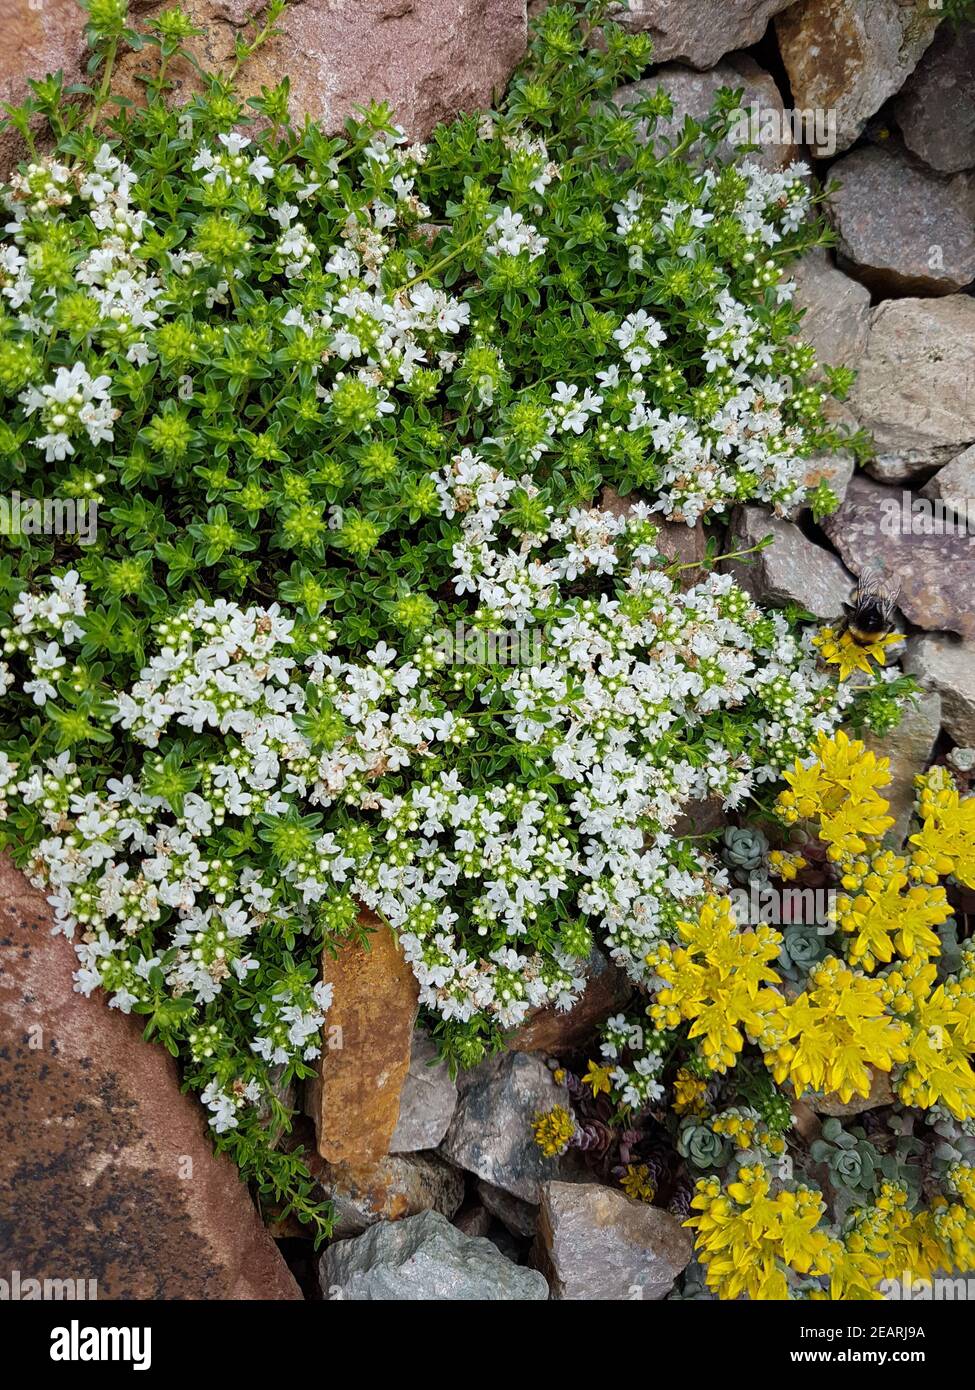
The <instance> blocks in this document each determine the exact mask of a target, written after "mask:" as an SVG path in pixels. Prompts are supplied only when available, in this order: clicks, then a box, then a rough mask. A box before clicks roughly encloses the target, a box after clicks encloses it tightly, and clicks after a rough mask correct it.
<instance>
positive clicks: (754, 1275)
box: [685, 1165, 834, 1299]
mask: <svg viewBox="0 0 975 1390" xmlns="http://www.w3.org/2000/svg"><path fill="white" fill-rule="evenodd" d="M769 1188H770V1181H769V1176H768V1173H767V1172H766V1171H765V1169H764V1168H762V1167H760V1166H757V1165H756V1166H755V1167H743V1168H741V1169H740V1170H739V1172H738V1177H737V1180H736V1181H735V1182H733V1183H731V1184H730V1185H729V1186H728V1187H727V1188H726V1189H725V1190H724V1191H722V1189H721V1185H720V1183H719V1182H718V1180H717V1178H706V1179H703V1180H702V1181H701V1182H699V1183H698V1184H697V1187H696V1189H695V1195H694V1197H693V1198H692V1200H691V1206H692V1207H693V1208H694V1209H695V1210H696V1211H697V1212H698V1213H699V1214H698V1215H695V1216H692V1217H690V1219H689V1220H688V1221H686V1222H685V1225H687V1226H691V1227H693V1228H694V1230H695V1232H696V1241H695V1243H696V1246H697V1256H698V1259H699V1260H700V1261H701V1263H702V1264H703V1265H704V1267H705V1280H706V1282H707V1285H708V1287H709V1288H711V1289H714V1290H715V1292H716V1293H717V1294H718V1297H719V1298H722V1299H726V1298H728V1299H733V1298H738V1297H739V1296H740V1295H741V1294H747V1296H748V1297H749V1298H752V1299H787V1298H788V1297H789V1296H790V1289H789V1281H788V1278H787V1276H786V1272H785V1269H784V1268H783V1267H784V1266H787V1267H788V1268H790V1269H793V1270H795V1271H796V1273H797V1274H800V1275H807V1276H808V1275H819V1274H828V1273H829V1270H830V1265H831V1254H832V1247H833V1244H834V1242H832V1241H831V1239H830V1237H829V1235H828V1234H827V1233H826V1231H823V1230H820V1229H818V1227H819V1223H820V1220H821V1218H822V1216H823V1212H824V1210H825V1206H824V1203H823V1199H822V1196H821V1194H820V1193H818V1192H814V1191H813V1190H812V1189H811V1188H808V1187H801V1186H800V1187H798V1188H797V1190H796V1191H795V1192H780V1193H779V1194H778V1196H776V1197H771V1196H769Z"/></svg>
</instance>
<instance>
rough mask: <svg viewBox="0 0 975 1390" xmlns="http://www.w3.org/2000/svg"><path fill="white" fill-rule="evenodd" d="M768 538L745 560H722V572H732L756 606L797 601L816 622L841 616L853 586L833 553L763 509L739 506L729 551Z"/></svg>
mask: <svg viewBox="0 0 975 1390" xmlns="http://www.w3.org/2000/svg"><path fill="white" fill-rule="evenodd" d="M769 535H771V536H772V537H773V540H772V544H771V545H769V546H767V547H766V548H765V549H764V550H760V551H759V552H758V553H757V554H756V555H750V556H748V558H747V560H723V561H722V562H721V568H722V569H723V570H724V571H725V572H726V573H728V574H733V575H734V577H735V579H736V580H737V582H738V583H739V584H740V585H741V587H742V588H743V589H744V590H745V592H746V593H749V594H751V595H752V597H753V598H754V599H755V600H756V602H758V603H761V604H771V605H773V606H777V607H784V606H785V605H786V604H789V603H797V604H799V605H800V606H801V607H802V608H805V609H806V610H807V612H809V613H812V614H813V615H814V616H815V617H817V618H822V619H830V618H838V617H840V616H841V615H842V613H843V604H844V603H845V602H846V601H847V600H848V599H849V597H850V593H851V590H852V588H853V579H852V577H851V575H850V574H848V572H847V571H846V569H844V567H843V565H842V564H841V563H840V561H839V560H838V559H837V558H836V556H835V555H833V554H831V553H830V551H828V550H824V549H823V547H822V546H820V545H815V544H814V543H813V542H812V541H810V540H807V538H806V537H805V536H804V535H803V533H802V532H801V531H800V530H799V527H798V526H796V525H794V524H793V523H792V522H791V521H784V520H782V518H781V517H777V516H773V515H772V514H771V513H770V512H766V511H764V510H763V509H762V508H761V507H738V508H736V510H735V512H734V514H733V516H732V521H731V526H730V528H729V532H728V541H727V547H728V550H749V549H750V548H751V547H752V546H754V545H757V544H758V543H759V542H760V541H762V540H763V539H764V538H765V537H766V536H769Z"/></svg>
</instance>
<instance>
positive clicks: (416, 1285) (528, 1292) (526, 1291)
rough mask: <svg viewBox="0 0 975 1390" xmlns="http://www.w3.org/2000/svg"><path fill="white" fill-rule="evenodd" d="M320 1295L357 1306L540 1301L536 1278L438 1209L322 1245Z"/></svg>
mask: <svg viewBox="0 0 975 1390" xmlns="http://www.w3.org/2000/svg"><path fill="white" fill-rule="evenodd" d="M319 1277H320V1279H321V1285H322V1290H323V1292H324V1294H325V1297H326V1298H327V1299H331V1300H341V1301H346V1302H348V1301H351V1302H359V1303H363V1302H365V1303H389V1302H454V1303H456V1302H474V1301H479V1300H482V1299H483V1300H487V1301H489V1302H493V1303H496V1302H502V1301H518V1300H526V1301H533V1302H539V1301H543V1300H545V1299H547V1298H548V1286H547V1285H546V1282H545V1279H544V1277H543V1276H542V1275H541V1274H539V1273H538V1271H537V1270H533V1269H522V1268H519V1266H518V1265H516V1264H512V1262H511V1261H510V1260H508V1259H506V1258H505V1257H504V1255H502V1254H501V1253H500V1252H499V1251H498V1249H497V1247H496V1246H495V1245H494V1244H493V1243H492V1242H491V1241H489V1240H484V1239H482V1238H481V1237H479V1236H466V1235H464V1234H463V1232H462V1231H459V1230H458V1229H457V1227H456V1226H451V1224H450V1222H449V1221H447V1220H446V1219H445V1218H444V1217H443V1216H441V1215H440V1214H439V1213H438V1212H433V1211H425V1212H422V1213H421V1214H420V1215H419V1216H410V1217H407V1219H406V1220H405V1221H396V1222H392V1223H390V1222H383V1223H382V1224H381V1225H379V1226H373V1227H371V1229H370V1230H368V1231H366V1232H365V1234H364V1235H361V1236H356V1237H355V1238H354V1239H353V1240H343V1241H338V1242H337V1243H336V1244H334V1245H330V1246H329V1247H328V1249H327V1250H326V1251H325V1253H324V1255H323V1256H322V1258H321V1261H320V1263H319Z"/></svg>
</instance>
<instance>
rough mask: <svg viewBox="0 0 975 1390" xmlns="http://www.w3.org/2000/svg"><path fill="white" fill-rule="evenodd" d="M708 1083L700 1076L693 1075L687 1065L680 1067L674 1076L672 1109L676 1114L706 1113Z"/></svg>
mask: <svg viewBox="0 0 975 1390" xmlns="http://www.w3.org/2000/svg"><path fill="white" fill-rule="evenodd" d="M707 1094H708V1083H707V1082H706V1081H705V1080H704V1078H703V1077H701V1076H695V1075H694V1073H693V1072H692V1071H688V1069H687V1067H681V1068H680V1070H679V1071H678V1073H677V1075H676V1076H675V1077H674V1104H673V1107H672V1108H673V1110H674V1112H675V1113H676V1114H678V1115H704V1114H706V1113H707V1108H708V1106H707Z"/></svg>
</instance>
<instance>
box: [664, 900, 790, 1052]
mask: <svg viewBox="0 0 975 1390" xmlns="http://www.w3.org/2000/svg"><path fill="white" fill-rule="evenodd" d="M678 932H679V933H680V936H681V938H682V939H683V941H684V943H685V944H684V945H683V946H678V947H676V948H674V949H672V948H671V947H670V946H669V945H668V944H667V943H666V942H664V943H662V944H661V945H659V946H657V947H656V948H655V949H654V950H653V951H651V952H650V953H649V955H648V956H647V958H646V959H647V963H648V964H649V965H651V966H653V967H654V969H655V970H656V972H657V975H658V976H659V978H660V979H661V980H662V981H663V982H664V987H663V988H662V989H661V990H660V991H659V993H658V994H657V997H656V1000H655V1002H654V1003H653V1004H651V1006H650V1008H649V1009H648V1013H649V1014H650V1016H651V1017H652V1019H653V1021H654V1023H655V1024H656V1025H657V1026H658V1027H659V1028H676V1027H678V1025H679V1024H680V1023H681V1022H682V1021H684V1020H691V1021H692V1022H691V1028H690V1032H689V1035H688V1036H689V1037H691V1038H701V1040H702V1042H701V1052H702V1056H703V1058H704V1061H705V1063H706V1064H707V1066H708V1067H709V1068H710V1069H711V1070H712V1071H725V1070H727V1068H728V1067H732V1066H734V1064H735V1060H736V1058H737V1056H738V1053H739V1052H740V1051H741V1049H742V1047H743V1046H744V1037H743V1034H742V1029H744V1031H745V1032H746V1033H748V1034H750V1035H751V1036H752V1037H755V1036H757V1035H758V1034H759V1033H760V1032H761V1031H762V1029H763V1027H764V1026H765V1020H766V1018H767V1016H768V1015H769V1013H770V1012H772V1011H774V1010H775V1009H777V1008H778V1007H779V1006H780V1004H781V1003H782V996H781V995H780V994H779V993H778V991H777V990H773V989H768V988H766V985H767V984H768V983H778V976H777V975H776V973H775V971H774V970H772V969H770V968H769V962H770V961H773V960H775V958H776V957H777V956H778V954H779V948H780V945H781V941H782V938H781V936H780V935H779V933H778V932H776V931H773V930H772V929H771V927H767V926H761V927H758V928H757V929H756V930H753V929H750V928H749V929H748V930H746V931H742V930H739V927H738V923H737V922H736V921H735V916H734V909H733V905H732V902H731V899H730V898H717V897H709V898H708V899H706V901H705V903H704V905H703V907H702V908H701V913H700V916H699V918H698V920H697V921H696V922H680V923H679V924H678Z"/></svg>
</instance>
